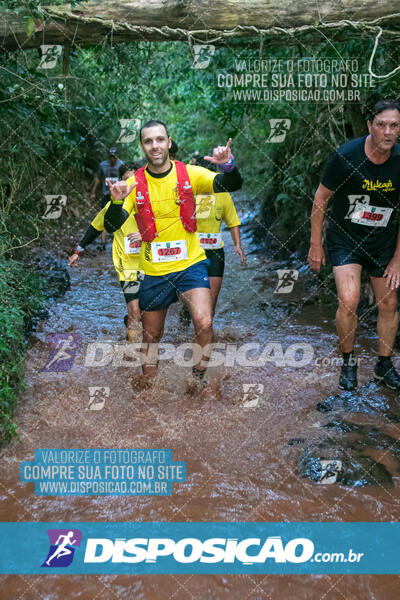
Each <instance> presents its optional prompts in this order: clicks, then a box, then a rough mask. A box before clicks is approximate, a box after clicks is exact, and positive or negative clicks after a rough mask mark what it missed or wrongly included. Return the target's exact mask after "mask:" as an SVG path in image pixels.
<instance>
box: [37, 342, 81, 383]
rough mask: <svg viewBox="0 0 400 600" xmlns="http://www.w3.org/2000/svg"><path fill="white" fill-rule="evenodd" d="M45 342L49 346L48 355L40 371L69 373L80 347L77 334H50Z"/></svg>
mask: <svg viewBox="0 0 400 600" xmlns="http://www.w3.org/2000/svg"><path fill="white" fill-rule="evenodd" d="M47 342H48V343H49V344H50V354H49V358H48V359H47V363H46V364H45V365H44V367H43V369H42V371H53V372H56V373H61V372H63V371H69V370H70V368H71V367H72V365H73V363H74V358H75V355H76V353H77V351H78V350H79V347H80V345H81V336H80V335H79V333H50V335H48V336H47Z"/></svg>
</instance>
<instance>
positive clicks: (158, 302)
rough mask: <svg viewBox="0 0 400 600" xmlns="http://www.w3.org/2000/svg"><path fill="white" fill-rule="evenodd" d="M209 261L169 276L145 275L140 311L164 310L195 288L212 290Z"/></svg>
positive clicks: (203, 261) (142, 284) (141, 289)
mask: <svg viewBox="0 0 400 600" xmlns="http://www.w3.org/2000/svg"><path fill="white" fill-rule="evenodd" d="M208 265H209V261H208V260H201V261H200V262H198V263H196V264H194V265H192V266H191V267H188V268H187V269H184V270H183V271H177V272H175V273H168V274H167V275H159V276H157V275H145V276H144V279H143V281H142V283H141V285H140V296H139V306H140V310H147V311H150V310H162V309H163V308H168V306H169V305H170V304H172V303H173V302H177V300H178V299H179V295H180V294H182V292H187V291H188V290H193V289H194V288H210V281H209V279H208V274H207V267H208Z"/></svg>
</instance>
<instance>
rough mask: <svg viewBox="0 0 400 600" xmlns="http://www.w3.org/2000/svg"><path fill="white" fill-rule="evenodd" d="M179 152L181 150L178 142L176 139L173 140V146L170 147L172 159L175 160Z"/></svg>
mask: <svg viewBox="0 0 400 600" xmlns="http://www.w3.org/2000/svg"><path fill="white" fill-rule="evenodd" d="M178 152H179V148H178V144H177V143H176V142H174V140H171V148H170V149H169V157H170V159H171V160H175V159H176V155H177V154H178Z"/></svg>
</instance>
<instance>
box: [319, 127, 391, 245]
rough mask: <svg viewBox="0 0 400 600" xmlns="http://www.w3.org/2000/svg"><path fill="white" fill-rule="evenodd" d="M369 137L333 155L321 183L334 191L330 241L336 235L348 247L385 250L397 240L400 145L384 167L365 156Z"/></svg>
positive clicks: (357, 140)
mask: <svg viewBox="0 0 400 600" xmlns="http://www.w3.org/2000/svg"><path fill="white" fill-rule="evenodd" d="M365 140H366V136H365V137H362V138H357V139H355V140H351V141H350V142H346V143H345V144H343V146H340V148H338V149H337V150H336V151H335V152H333V153H332V154H331V155H330V157H329V159H328V162H327V164H326V166H325V170H324V174H323V176H322V179H321V182H322V184H323V185H324V186H325V187H327V188H328V189H330V190H332V191H333V192H334V194H333V196H332V205H331V208H330V210H329V212H328V242H329V237H330V236H332V234H333V235H334V236H335V237H336V238H337V237H338V236H339V237H341V238H342V239H343V242H345V243H346V244H347V245H351V246H357V245H359V244H360V242H362V246H363V247H364V248H365V247H367V248H372V247H373V248H374V249H375V251H376V249H379V248H382V247H384V246H387V245H393V244H395V243H396V240H397V232H398V228H397V208H398V206H399V191H400V144H395V145H394V146H393V148H392V152H391V155H390V157H389V158H388V159H387V161H386V162H384V163H383V164H381V165H376V164H374V163H372V162H371V161H370V160H369V159H368V157H367V155H366V154H365V150H364V145H365Z"/></svg>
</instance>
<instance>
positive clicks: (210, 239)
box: [197, 232, 222, 250]
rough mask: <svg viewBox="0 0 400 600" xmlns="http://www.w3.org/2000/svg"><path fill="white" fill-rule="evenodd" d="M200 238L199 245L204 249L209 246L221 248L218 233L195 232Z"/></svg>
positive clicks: (209, 247)
mask: <svg viewBox="0 0 400 600" xmlns="http://www.w3.org/2000/svg"><path fill="white" fill-rule="evenodd" d="M197 235H198V236H199V240H200V246H201V247H202V248H204V249H205V250H207V248H208V249H211V248H222V235H221V234H220V233H200V232H197Z"/></svg>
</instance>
